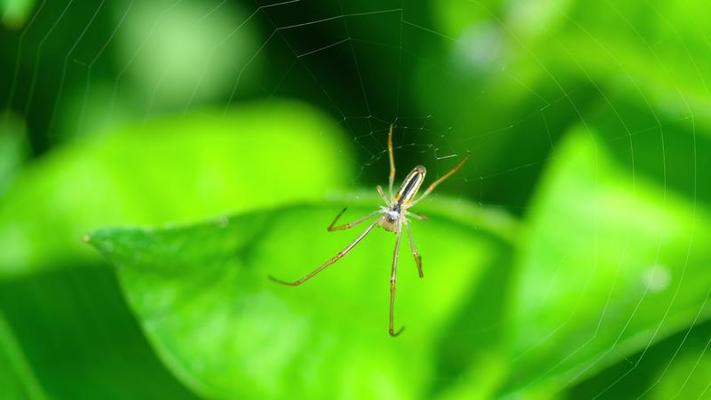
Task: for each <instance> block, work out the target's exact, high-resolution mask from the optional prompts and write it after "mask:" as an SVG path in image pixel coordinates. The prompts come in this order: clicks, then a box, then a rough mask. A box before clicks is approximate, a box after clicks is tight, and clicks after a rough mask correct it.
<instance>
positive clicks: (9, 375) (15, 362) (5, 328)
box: [0, 311, 45, 400]
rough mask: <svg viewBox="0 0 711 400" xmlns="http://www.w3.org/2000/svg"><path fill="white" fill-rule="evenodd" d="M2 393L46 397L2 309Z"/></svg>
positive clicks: (12, 398) (9, 397) (34, 398)
mask: <svg viewBox="0 0 711 400" xmlns="http://www.w3.org/2000/svg"><path fill="white" fill-rule="evenodd" d="M0 365H1V366H2V368H0V393H2V396H3V399H7V400H15V399H18V400H19V399H31V400H40V399H44V398H45V395H44V392H43V391H42V388H41V387H40V386H39V384H38V383H37V380H36V378H35V377H34V375H33V374H32V370H31V369H30V368H29V366H28V365H27V360H26V359H25V355H24V354H23V352H22V349H21V348H20V346H19V345H18V343H17V339H15V337H14V334H13V332H12V330H11V329H10V326H9V325H8V324H7V321H5V316H4V315H3V313H2V311H0Z"/></svg>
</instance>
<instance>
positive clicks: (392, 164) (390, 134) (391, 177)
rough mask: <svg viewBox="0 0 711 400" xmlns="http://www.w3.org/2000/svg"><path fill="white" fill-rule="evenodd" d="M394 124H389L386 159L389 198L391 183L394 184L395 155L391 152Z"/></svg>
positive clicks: (391, 195) (391, 192)
mask: <svg viewBox="0 0 711 400" xmlns="http://www.w3.org/2000/svg"><path fill="white" fill-rule="evenodd" d="M394 127H395V124H390V129H389V130H388V157H389V158H390V175H389V176H388V190H389V191H390V198H392V197H393V183H395V155H394V151H393V128H394Z"/></svg>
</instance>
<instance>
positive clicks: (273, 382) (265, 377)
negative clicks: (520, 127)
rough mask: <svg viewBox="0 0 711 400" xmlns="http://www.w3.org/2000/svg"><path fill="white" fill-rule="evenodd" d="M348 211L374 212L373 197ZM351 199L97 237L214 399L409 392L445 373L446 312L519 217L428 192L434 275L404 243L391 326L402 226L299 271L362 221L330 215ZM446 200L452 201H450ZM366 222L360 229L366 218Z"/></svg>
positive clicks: (160, 343) (421, 240)
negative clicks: (396, 328)
mask: <svg viewBox="0 0 711 400" xmlns="http://www.w3.org/2000/svg"><path fill="white" fill-rule="evenodd" d="M362 202H366V203H368V204H369V207H367V208H366V207H364V206H363V205H362V204H361V205H359V206H357V207H355V208H354V209H353V210H352V211H351V212H349V213H348V215H347V217H348V218H349V219H352V218H354V217H355V216H359V215H361V214H365V213H366V212H369V211H372V209H373V208H375V205H376V204H377V200H376V199H374V198H373V197H372V196H371V197H369V198H368V199H367V200H363V199H361V203H362ZM341 204H343V203H342V202H338V203H331V204H323V205H304V206H292V207H288V208H281V209H275V210H272V211H264V212H253V213H248V214H243V215H240V216H235V217H231V218H229V219H224V220H219V221H214V222H208V223H204V224H200V225H194V226H187V227H181V228H172V229H161V230H142V229H107V230H102V231H98V232H96V233H94V234H92V235H91V239H90V243H92V244H93V245H94V246H96V247H97V248H98V249H99V250H100V251H101V252H102V253H103V254H104V255H105V256H106V257H108V259H109V260H110V261H111V262H112V263H114V264H115V265H116V266H117V268H118V272H119V275H120V278H121V282H122V284H123V289H124V291H125V294H126V296H127V297H128V299H129V302H130V304H131V305H132V307H133V309H134V310H135V311H136V313H137V314H138V316H139V318H140V320H141V321H142V324H143V327H144V329H145V331H146V332H147V334H148V337H149V338H150V340H151V341H152V343H153V344H154V346H155V347H156V349H157V350H158V352H159V354H160V356H161V357H162V358H163V360H164V361H165V362H166V363H167V365H168V366H169V367H170V368H171V369H172V370H173V371H174V372H175V373H176V374H177V376H179V377H180V378H181V379H182V380H183V381H184V382H185V383H186V384H187V385H189V386H190V387H191V388H193V389H194V390H195V391H196V392H198V393H200V394H201V395H203V396H205V397H207V398H288V397H292V396H294V395H295V394H298V397H300V398H310V399H315V398H334V397H336V398H389V399H397V398H413V397H417V396H424V395H425V394H426V391H427V390H428V388H429V387H431V386H432V385H433V384H434V382H433V381H434V380H436V379H437V378H436V377H435V376H434V375H435V374H436V371H435V369H434V366H433V363H432V362H431V360H432V359H433V357H435V356H436V354H435V352H436V351H437V349H438V348H439V341H440V340H441V339H442V338H441V335H444V334H446V332H447V331H445V329H444V328H445V322H446V321H447V320H448V319H449V318H451V317H452V314H453V313H454V311H455V310H457V309H459V308H460V307H461V306H463V305H464V301H465V300H466V299H467V298H468V296H469V295H470V293H469V291H470V290H471V288H472V287H473V285H472V284H473V283H476V281H477V280H478V279H479V278H480V277H481V276H482V274H483V273H484V272H486V270H487V269H489V268H499V267H500V265H498V262H499V261H500V259H501V253H502V252H510V247H509V245H508V244H507V243H508V240H509V239H508V238H510V237H511V235H512V229H513V225H512V223H511V221H510V220H509V219H508V218H505V217H502V216H501V215H499V214H496V213H491V212H488V211H483V210H479V209H475V208H472V207H470V206H467V205H466V204H464V203H462V202H453V201H445V200H441V201H433V202H432V203H430V204H423V206H424V207H420V210H424V211H425V212H427V213H428V215H429V216H430V217H431V219H430V220H429V221H426V222H421V223H420V222H418V223H416V224H414V226H413V233H414V235H415V240H416V241H417V243H418V245H419V249H420V251H421V253H422V255H423V260H424V269H425V278H424V280H420V279H418V277H417V272H416V268H415V265H414V261H413V260H412V257H411V256H410V254H409V252H408V251H407V250H406V248H407V242H406V241H403V248H401V261H400V269H399V274H398V279H399V280H398V292H397V293H398V298H397V314H396V323H397V324H398V325H400V324H404V325H406V326H407V329H405V331H404V332H403V334H402V335H401V336H400V337H398V338H396V339H393V338H391V337H389V336H388V333H387V314H388V312H387V304H388V280H389V273H390V263H391V259H392V251H393V242H394V237H393V235H392V234H390V233H387V232H385V231H383V230H380V229H378V230H376V231H374V232H372V233H371V235H370V237H367V238H366V239H365V240H364V241H363V242H362V243H361V244H360V245H359V246H358V247H356V248H355V249H354V250H353V251H352V252H351V253H350V254H348V255H347V256H346V257H345V258H344V259H342V260H341V261H340V262H338V263H337V264H335V265H333V266H332V267H331V268H330V269H329V270H326V271H324V272H322V273H321V275H319V276H318V277H316V278H315V279H314V280H312V281H309V282H307V283H306V284H304V285H303V286H300V287H296V288H294V287H286V286H281V285H278V284H275V283H274V282H271V281H270V280H268V279H267V275H268V274H274V275H276V276H278V277H281V278H286V279H291V278H296V277H298V276H300V275H302V274H305V273H306V272H308V271H310V270H312V269H313V268H315V267H316V266H318V265H319V264H321V263H322V262H324V261H325V260H327V259H328V258H329V257H331V256H333V255H334V254H335V253H337V252H338V250H339V249H341V248H343V247H344V246H345V245H346V244H347V243H348V242H349V241H350V240H352V239H353V238H354V237H355V235H356V234H357V232H354V231H347V232H338V233H328V232H326V229H325V227H326V226H327V225H328V223H329V222H330V220H331V219H332V218H333V216H334V215H335V213H336V212H337V211H338V207H339V206H340V205H341ZM438 210H446V211H445V212H444V213H442V212H438ZM360 229H363V228H360V227H359V229H355V230H360Z"/></svg>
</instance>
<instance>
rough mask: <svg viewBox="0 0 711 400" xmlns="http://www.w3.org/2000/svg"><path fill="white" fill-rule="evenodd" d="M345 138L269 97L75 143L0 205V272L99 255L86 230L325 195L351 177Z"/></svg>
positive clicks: (305, 110) (314, 116)
mask: <svg viewBox="0 0 711 400" xmlns="http://www.w3.org/2000/svg"><path fill="white" fill-rule="evenodd" d="M342 145H343V141H342V137H341V134H340V132H339V130H338V127H337V126H336V125H335V124H333V123H331V122H330V120H328V119H326V118H325V117H324V116H323V115H322V114H320V113H317V112H316V111H314V110H313V109H311V108H309V107H306V106H304V105H302V104H299V103H293V102H278V101H270V102H262V103H256V104H253V105H247V106H242V107H241V108H239V109H237V110H234V111H231V112H229V113H223V112H222V111H215V112H204V113H200V114H194V115H190V116H185V117H175V118H172V119H166V120H161V121H154V122H149V123H146V124H144V125H140V126H136V127H132V128H128V129H125V130H124V131H122V132H117V133H115V134H111V135H106V136H103V137H100V138H96V139H94V140H86V141H82V142H80V143H76V144H74V145H71V146H67V147H65V148H63V149H61V150H59V151H56V152H54V153H52V154H49V155H48V156H47V157H45V158H44V159H41V160H39V161H37V162H36V163H35V164H34V165H33V166H32V168H29V169H28V170H27V171H26V172H25V173H24V174H22V175H21V176H19V177H17V179H16V180H15V182H14V183H15V184H14V185H13V186H12V187H11V188H10V189H9V191H8V192H7V194H6V198H5V200H4V201H3V202H2V204H0V276H2V275H8V274H17V273H22V272H27V271H31V270H33V269H37V268H41V267H47V266H50V265H62V264H67V265H72V264H76V263H77V262H85V261H86V260H89V259H91V257H95V254H94V253H92V252H91V251H89V249H87V248H86V246H83V245H82V244H81V243H80V240H79V239H80V237H81V235H82V234H83V233H85V232H86V231H87V230H89V229H92V228H96V227H100V226H106V225H110V224H156V223H165V222H175V221H189V220H195V219H198V218H206V217H210V216H216V215H219V214H225V213H228V212H234V211H240V210H246V209H250V208H254V207H264V206H270V205H276V204H283V203H285V202H289V201H293V200H299V199H313V198H320V197H322V196H323V195H324V193H325V192H327V191H328V190H332V187H333V186H339V185H343V184H344V183H348V177H349V176H351V171H352V163H351V162H350V157H349V154H348V153H346V152H344V150H343V146H342ZM296 155H298V157H295V156H296ZM295 160H297V161H295ZM324 166H328V168H325V167H324Z"/></svg>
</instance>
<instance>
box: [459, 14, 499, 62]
mask: <svg viewBox="0 0 711 400" xmlns="http://www.w3.org/2000/svg"><path fill="white" fill-rule="evenodd" d="M456 54H457V61H459V64H460V67H461V68H463V69H465V70H469V69H471V68H472V67H474V68H476V69H477V70H479V71H488V70H491V69H492V68H493V66H495V65H497V64H498V63H499V61H500V60H501V58H502V56H503V54H504V39H503V37H502V35H501V31H500V30H499V29H498V28H497V27H496V26H494V25H492V24H478V25H472V26H470V27H469V28H467V29H466V30H465V31H464V32H463V33H462V35H461V36H460V37H459V40H458V41H457V48H456Z"/></svg>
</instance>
